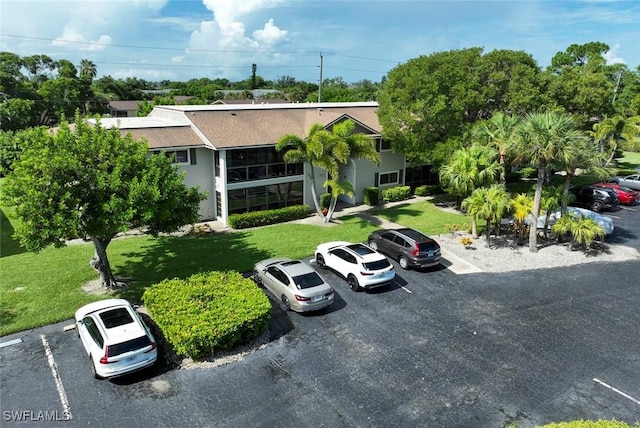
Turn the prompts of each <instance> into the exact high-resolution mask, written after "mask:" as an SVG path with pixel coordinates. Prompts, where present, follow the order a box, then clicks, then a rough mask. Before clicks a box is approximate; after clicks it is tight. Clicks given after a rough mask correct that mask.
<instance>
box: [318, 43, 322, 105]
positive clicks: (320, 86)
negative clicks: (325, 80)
mask: <svg viewBox="0 0 640 428" xmlns="http://www.w3.org/2000/svg"><path fill="white" fill-rule="evenodd" d="M321 101H322V52H320V84H319V85H318V102H321Z"/></svg>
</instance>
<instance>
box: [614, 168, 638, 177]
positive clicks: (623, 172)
mask: <svg viewBox="0 0 640 428" xmlns="http://www.w3.org/2000/svg"><path fill="white" fill-rule="evenodd" d="M637 173H638V171H637V170H635V169H616V175H617V176H618V177H626V176H627V175H633V174H637Z"/></svg>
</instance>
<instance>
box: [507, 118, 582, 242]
mask: <svg viewBox="0 0 640 428" xmlns="http://www.w3.org/2000/svg"><path fill="white" fill-rule="evenodd" d="M583 138H584V134H583V133H582V132H580V131H579V130H577V129H576V126H575V123H574V121H573V119H572V118H571V117H570V116H568V115H565V114H558V113H553V112H547V113H531V114H529V115H527V116H526V117H525V119H524V121H523V122H522V123H521V124H520V125H519V126H518V127H517V128H516V130H515V133H514V144H513V146H512V147H513V150H514V152H515V153H517V154H516V156H515V158H514V162H516V163H520V164H526V163H530V164H531V165H533V166H534V167H535V168H536V169H537V170H538V178H537V182H536V191H535V195H534V198H533V207H532V209H531V215H532V217H533V219H534V220H535V219H537V218H538V215H539V214H540V201H541V199H542V188H543V186H544V183H545V181H546V176H547V168H548V166H549V165H551V164H553V163H554V162H555V163H559V164H561V165H564V164H567V163H569V162H570V159H571V157H572V156H575V155H576V152H575V147H576V146H577V144H576V142H577V141H581V140H582V139H583ZM537 237H538V234H537V228H536V227H531V230H530V232H529V250H530V251H532V252H536V251H538V244H537V242H538V241H537Z"/></svg>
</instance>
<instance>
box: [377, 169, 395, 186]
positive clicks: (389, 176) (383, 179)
mask: <svg viewBox="0 0 640 428" xmlns="http://www.w3.org/2000/svg"><path fill="white" fill-rule="evenodd" d="M399 176H400V174H399V172H398V171H392V172H382V173H380V176H379V177H378V186H385V185H390V184H398V183H399V180H398V178H399Z"/></svg>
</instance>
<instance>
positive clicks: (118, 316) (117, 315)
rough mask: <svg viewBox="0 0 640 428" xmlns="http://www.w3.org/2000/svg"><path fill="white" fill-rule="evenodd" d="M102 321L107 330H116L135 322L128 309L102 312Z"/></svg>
mask: <svg viewBox="0 0 640 428" xmlns="http://www.w3.org/2000/svg"><path fill="white" fill-rule="evenodd" d="M100 319H101V320H102V324H104V326H105V327H106V328H114V327H118V326H121V325H125V324H129V323H132V322H133V318H131V314H130V313H129V311H128V310H127V308H115V309H111V310H110V311H105V312H101V313H100Z"/></svg>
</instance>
